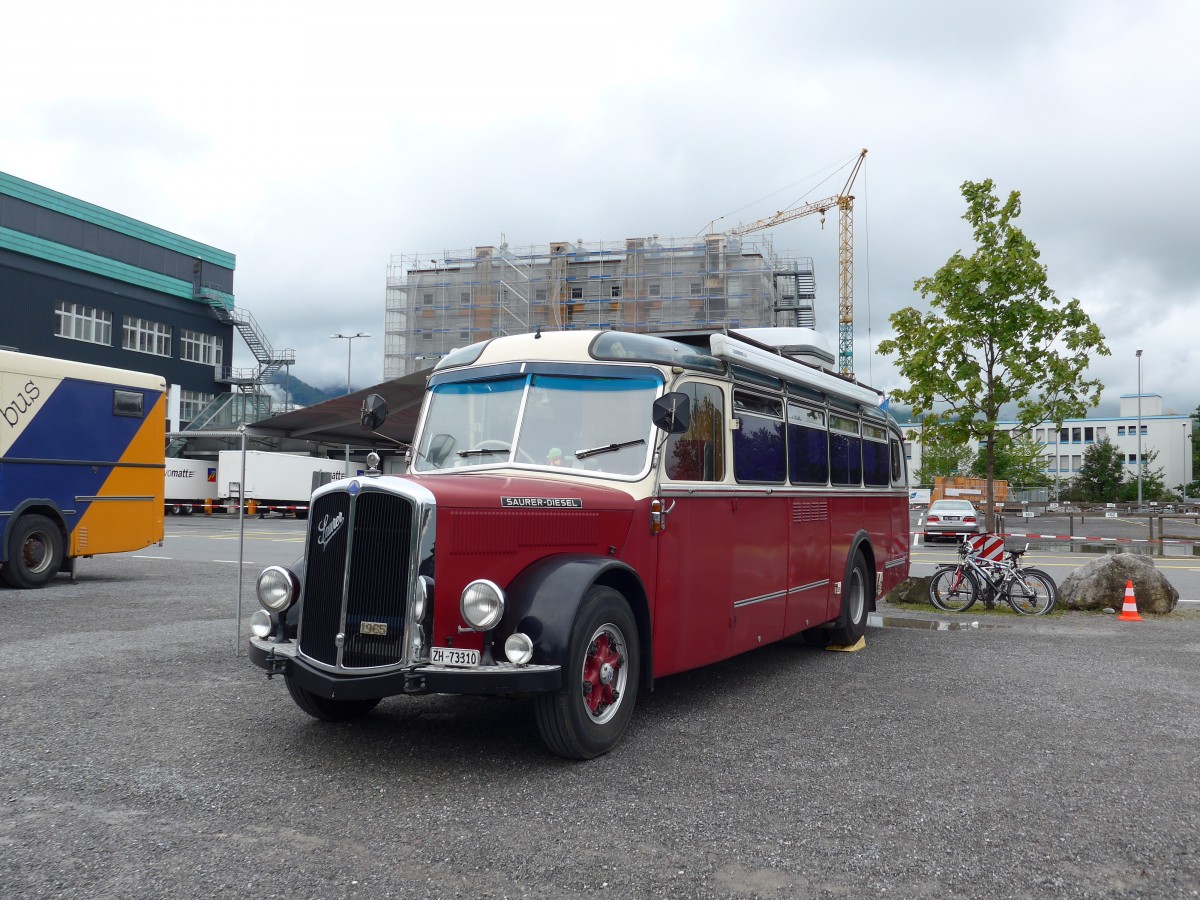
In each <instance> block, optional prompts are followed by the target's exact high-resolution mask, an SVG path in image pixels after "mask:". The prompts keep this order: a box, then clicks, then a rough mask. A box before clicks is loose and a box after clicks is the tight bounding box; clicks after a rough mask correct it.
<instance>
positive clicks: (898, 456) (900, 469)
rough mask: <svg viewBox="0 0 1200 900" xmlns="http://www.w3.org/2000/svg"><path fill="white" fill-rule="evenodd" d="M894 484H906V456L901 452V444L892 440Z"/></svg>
mask: <svg viewBox="0 0 1200 900" xmlns="http://www.w3.org/2000/svg"><path fill="white" fill-rule="evenodd" d="M891 463H892V484H904V454H902V453H901V452H900V442H899V441H898V440H896V439H895V438H892V440H891Z"/></svg>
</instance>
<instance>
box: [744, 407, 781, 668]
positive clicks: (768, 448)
mask: <svg viewBox="0 0 1200 900" xmlns="http://www.w3.org/2000/svg"><path fill="white" fill-rule="evenodd" d="M733 412H734V416H735V417H736V421H737V425H736V427H734V428H733V429H732V434H733V470H734V478H735V479H736V481H737V483H738V485H739V490H738V492H737V493H736V494H734V496H733V500H732V505H733V516H732V531H731V533H730V535H729V541H730V544H731V549H732V562H733V572H732V574H733V583H732V585H731V587H732V591H731V593H730V605H731V606H732V632H733V633H732V636H731V646H730V650H731V652H733V653H741V652H742V651H744V650H750V649H752V648H754V647H758V646H761V645H762V644H767V643H770V642H773V641H777V640H780V639H781V638H782V637H783V634H784V620H785V616H786V613H787V603H788V580H787V578H788V528H789V513H790V510H789V505H788V502H787V497H786V496H785V495H783V494H782V489H783V488H784V486H785V484H786V480H787V459H786V456H785V452H784V448H785V441H784V420H783V400H782V399H781V398H779V397H770V396H767V395H765V394H760V393H757V392H755V391H750V390H746V389H743V388H737V387H735V388H734V390H733Z"/></svg>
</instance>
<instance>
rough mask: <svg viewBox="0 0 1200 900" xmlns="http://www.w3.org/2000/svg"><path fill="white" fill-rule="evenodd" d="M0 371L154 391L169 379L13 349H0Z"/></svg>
mask: <svg viewBox="0 0 1200 900" xmlns="http://www.w3.org/2000/svg"><path fill="white" fill-rule="evenodd" d="M0 372H12V373H14V374H18V375H32V376H34V377H35V378H81V379H84V380H87V381H102V382H109V383H112V384H123V385H127V386H129V387H139V388H146V389H148V390H154V391H165V390H166V389H167V382H166V380H165V379H164V378H163V377H162V376H161V375H152V374H148V373H146V372H134V371H132V370H130V369H114V368H111V367H109V366H96V365H92V364H91V363H81V362H72V361H71V360H66V359H54V358H53V357H50V356H34V355H33V354H31V353H16V352H14V351H12V350H0Z"/></svg>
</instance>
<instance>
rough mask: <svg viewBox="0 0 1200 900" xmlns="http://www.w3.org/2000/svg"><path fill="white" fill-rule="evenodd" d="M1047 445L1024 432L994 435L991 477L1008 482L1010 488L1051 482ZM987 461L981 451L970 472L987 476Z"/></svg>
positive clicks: (979, 476) (1007, 432) (1036, 485)
mask: <svg viewBox="0 0 1200 900" xmlns="http://www.w3.org/2000/svg"><path fill="white" fill-rule="evenodd" d="M1045 454H1046V448H1045V447H1044V446H1043V445H1042V443H1041V442H1040V441H1035V440H1034V439H1033V438H1031V437H1030V436H1029V435H1027V434H1024V433H1019V434H1013V433H1012V432H1010V431H1002V432H1000V433H999V434H998V435H996V447H995V453H994V456H993V460H992V477H993V478H996V479H999V480H1001V481H1007V482H1008V484H1009V487H1014V488H1015V487H1021V488H1031V487H1045V486H1046V485H1048V484H1050V477H1049V476H1048V475H1047V474H1046V468H1045V467H1046V455H1045ZM986 466H987V461H986V459H985V457H984V454H983V453H980V454H978V455H977V456H976V457H975V462H974V464H973V465H972V466H971V474H972V475H973V476H975V477H976V478H986V477H987V468H986Z"/></svg>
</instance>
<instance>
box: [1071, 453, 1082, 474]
mask: <svg viewBox="0 0 1200 900" xmlns="http://www.w3.org/2000/svg"><path fill="white" fill-rule="evenodd" d="M1082 465H1083V457H1082V456H1072V457H1071V471H1072V472H1078V471H1079V467H1080V466H1082Z"/></svg>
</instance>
